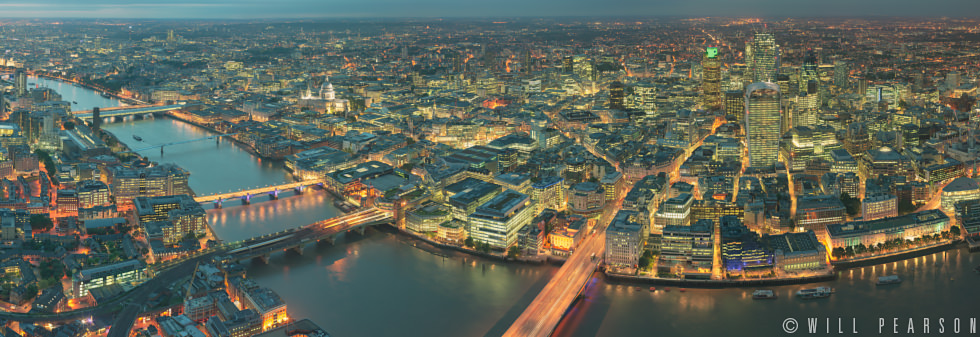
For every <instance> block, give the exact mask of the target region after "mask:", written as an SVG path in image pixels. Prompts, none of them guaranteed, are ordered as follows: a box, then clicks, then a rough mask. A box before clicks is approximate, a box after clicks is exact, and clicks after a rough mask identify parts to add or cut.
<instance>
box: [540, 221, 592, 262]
mask: <svg viewBox="0 0 980 337" xmlns="http://www.w3.org/2000/svg"><path fill="white" fill-rule="evenodd" d="M588 228H589V226H588V222H587V221H586V219H585V218H583V217H577V216H576V217H574V218H566V219H565V221H559V222H557V223H556V225H555V226H553V227H552V229H551V232H549V233H548V242H550V243H551V255H555V256H569V255H571V253H572V252H573V251H574V250H575V247H576V246H577V244H578V243H579V242H581V241H582V237H583V236H585V235H586V234H587V233H586V232H587V231H588Z"/></svg>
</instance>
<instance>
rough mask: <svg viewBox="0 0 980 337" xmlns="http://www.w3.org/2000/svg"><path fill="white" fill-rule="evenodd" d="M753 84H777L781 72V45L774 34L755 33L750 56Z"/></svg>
mask: <svg viewBox="0 0 980 337" xmlns="http://www.w3.org/2000/svg"><path fill="white" fill-rule="evenodd" d="M747 55H748V54H747ZM749 71H750V72H751V73H752V82H775V81H776V73H777V72H779V45H778V44H776V37H775V36H774V35H773V34H772V33H755V37H754V38H753V39H752V44H751V56H749Z"/></svg>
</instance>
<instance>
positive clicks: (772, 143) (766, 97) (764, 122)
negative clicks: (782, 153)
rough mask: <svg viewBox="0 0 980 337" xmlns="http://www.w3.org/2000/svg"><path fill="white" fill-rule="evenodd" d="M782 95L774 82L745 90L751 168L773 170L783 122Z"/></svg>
mask: <svg viewBox="0 0 980 337" xmlns="http://www.w3.org/2000/svg"><path fill="white" fill-rule="evenodd" d="M779 95H780V94H779V85H777V84H776V83H772V82H759V83H752V84H749V85H748V86H747V87H745V134H746V141H747V143H748V150H749V167H770V166H772V165H774V164H776V161H777V160H778V154H777V153H778V152H779V138H780V134H779V131H780V130H781V122H782V121H781V118H780V114H781V113H782V107H781V106H780V102H779V99H780V96H779Z"/></svg>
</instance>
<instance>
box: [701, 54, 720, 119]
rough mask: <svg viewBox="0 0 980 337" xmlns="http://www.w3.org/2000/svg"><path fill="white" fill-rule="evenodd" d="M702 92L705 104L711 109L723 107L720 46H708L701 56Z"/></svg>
mask: <svg viewBox="0 0 980 337" xmlns="http://www.w3.org/2000/svg"><path fill="white" fill-rule="evenodd" d="M701 68H702V69H703V70H702V71H703V74H702V75H701V92H702V98H703V99H704V106H705V107H707V108H708V109H709V110H717V109H721V108H722V101H721V100H722V97H721V60H720V59H719V58H718V48H717V47H708V48H706V49H705V52H704V55H703V56H702V58H701Z"/></svg>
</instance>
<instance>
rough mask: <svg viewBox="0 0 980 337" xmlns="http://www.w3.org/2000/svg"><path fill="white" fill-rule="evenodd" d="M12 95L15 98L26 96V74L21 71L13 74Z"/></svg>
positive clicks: (18, 70)
mask: <svg viewBox="0 0 980 337" xmlns="http://www.w3.org/2000/svg"><path fill="white" fill-rule="evenodd" d="M14 95H16V96H17V97H20V96H24V95H27V73H25V72H24V70H23V69H17V71H16V72H14Z"/></svg>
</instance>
